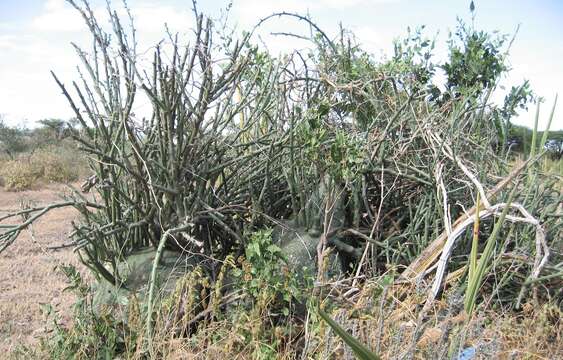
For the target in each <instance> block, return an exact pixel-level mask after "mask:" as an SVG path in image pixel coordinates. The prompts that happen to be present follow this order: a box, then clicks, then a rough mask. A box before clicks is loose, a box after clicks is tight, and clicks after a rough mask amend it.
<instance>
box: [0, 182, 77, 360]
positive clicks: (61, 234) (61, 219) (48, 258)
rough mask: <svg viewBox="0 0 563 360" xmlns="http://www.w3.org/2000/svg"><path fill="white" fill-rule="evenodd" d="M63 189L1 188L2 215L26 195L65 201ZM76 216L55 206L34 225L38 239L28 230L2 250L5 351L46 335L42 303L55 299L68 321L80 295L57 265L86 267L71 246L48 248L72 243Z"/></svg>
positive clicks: (0, 319)
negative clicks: (13, 190)
mask: <svg viewBox="0 0 563 360" xmlns="http://www.w3.org/2000/svg"><path fill="white" fill-rule="evenodd" d="M64 191H65V186H63V185H47V186H45V187H44V188H42V189H40V190H30V191H23V192H17V193H14V192H6V191H4V190H3V189H2V188H0V216H1V215H4V214H6V212H7V211H12V210H16V209H19V208H20V202H21V201H22V200H23V201H27V202H29V201H31V202H33V204H34V205H35V206H39V205H45V204H48V203H51V202H55V201H61V200H62V199H61V194H62V193H64ZM76 216H77V212H76V211H75V210H74V209H72V208H61V209H55V210H52V211H51V212H49V213H47V214H46V215H44V216H43V218H41V219H40V220H39V221H38V222H37V223H36V224H35V225H34V226H33V233H34V237H33V238H35V241H34V240H33V238H32V237H31V236H30V234H29V232H28V231H24V232H22V233H21V235H20V236H19V238H18V239H17V240H16V241H15V242H14V243H13V244H12V245H11V246H10V247H8V248H7V249H6V250H5V251H4V252H3V253H0V354H6V353H10V352H12V351H13V350H14V349H15V348H16V347H17V346H18V345H34V344H37V342H38V341H39V337H40V336H42V335H45V332H46V331H47V329H48V326H47V322H46V317H45V315H44V314H43V312H42V310H41V305H42V304H51V305H52V306H53V307H54V309H55V310H56V311H57V312H58V313H59V315H60V316H61V318H62V322H63V323H68V322H69V321H70V319H71V317H72V304H73V303H74V300H75V297H74V294H72V293H71V292H68V291H63V289H64V288H65V287H66V286H67V282H66V277H65V276H64V274H62V272H61V271H60V270H57V265H59V264H73V265H75V266H76V267H77V268H78V269H79V270H81V272H82V273H84V267H83V266H81V264H80V262H79V261H78V258H77V257H76V256H75V255H74V254H73V252H72V249H71V248H65V249H60V250H49V249H47V247H52V246H57V245H61V244H63V243H65V242H67V240H68V234H69V232H70V231H71V229H72V227H71V225H70V221H71V220H72V219H74V218H75V217H76ZM20 219H21V218H20ZM13 222H14V220H12V221H10V223H13ZM0 231H1V230H0ZM0 357H2V356H1V355H0Z"/></svg>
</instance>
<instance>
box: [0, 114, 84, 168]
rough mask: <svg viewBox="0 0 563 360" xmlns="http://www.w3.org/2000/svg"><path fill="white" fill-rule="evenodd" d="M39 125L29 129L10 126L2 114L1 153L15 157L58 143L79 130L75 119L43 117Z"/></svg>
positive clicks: (0, 122)
mask: <svg viewBox="0 0 563 360" xmlns="http://www.w3.org/2000/svg"><path fill="white" fill-rule="evenodd" d="M38 124H39V126H38V127H35V128H33V129H29V128H27V127H25V126H9V125H7V124H6V122H5V121H4V118H3V117H2V116H0V153H1V154H5V155H7V156H9V157H10V159H12V160H13V159H15V157H16V156H17V154H19V153H24V152H33V151H34V150H36V149H40V148H43V147H45V146H48V145H52V144H57V143H59V142H60V141H62V140H64V139H66V138H69V137H70V136H71V134H72V133H73V132H75V131H78V128H77V123H76V122H75V121H73V120H71V121H65V120H61V119H43V120H40V121H39V122H38Z"/></svg>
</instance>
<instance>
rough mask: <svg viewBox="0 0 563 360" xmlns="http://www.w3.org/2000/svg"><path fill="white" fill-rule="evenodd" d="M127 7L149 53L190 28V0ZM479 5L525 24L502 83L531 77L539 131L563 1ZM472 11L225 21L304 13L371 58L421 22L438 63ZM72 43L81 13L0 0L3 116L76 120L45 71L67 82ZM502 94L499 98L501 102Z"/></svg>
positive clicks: (494, 21)
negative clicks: (538, 100)
mask: <svg viewBox="0 0 563 360" xmlns="http://www.w3.org/2000/svg"><path fill="white" fill-rule="evenodd" d="M114 3H116V4H119V3H120V1H114ZM128 3H129V6H130V7H131V9H132V11H133V14H134V15H135V18H136V20H137V28H138V30H139V39H140V42H141V45H142V46H145V47H146V48H149V46H150V45H151V44H153V43H155V42H156V41H158V40H159V39H160V38H161V36H162V34H163V29H164V27H163V24H164V22H166V23H168V25H169V27H170V28H171V29H172V30H173V31H179V32H186V31H187V30H188V29H189V27H190V25H191V24H192V23H193V18H192V15H191V12H190V11H191V10H190V9H191V2H190V1H187V0H129V1H128ZM91 4H92V6H93V8H94V9H96V12H99V13H100V14H103V13H104V11H103V9H104V2H103V1H100V0H94V1H91ZM475 4H476V8H477V11H476V19H475V25H476V27H477V28H480V29H483V30H488V31H493V30H499V31H500V32H501V33H507V34H513V33H514V31H515V29H516V27H517V26H518V25H519V24H520V25H521V27H520V31H519V33H518V36H517V38H516V41H515V43H514V45H513V47H512V49H511V57H510V65H511V67H512V68H513V70H512V72H511V73H510V75H509V77H508V78H507V79H505V81H504V85H506V86H511V85H517V84H520V83H521V82H522V81H523V80H524V79H529V80H530V82H531V85H532V87H533V89H534V90H535V91H536V93H538V94H539V95H541V96H543V97H544V98H545V99H546V103H545V104H544V105H543V106H542V113H541V118H540V127H543V126H544V125H545V120H546V119H547V117H548V112H549V109H550V108H551V104H552V102H553V99H554V96H555V93H557V92H558V93H560V94H561V93H562V92H563V91H562V90H563V85H562V84H563V65H561V59H563V40H561V36H562V35H563V1H556V0H551V1H548V0H537V1H528V0H516V1H501V0H488V1H484V0H481V1H479V0H476V1H475ZM226 5H227V1H223V0H213V1H209V0H207V1H205V0H200V1H199V7H200V10H203V11H204V12H206V13H209V14H211V15H212V16H218V15H219V14H220V10H221V9H223V8H225V7H226ZM468 8H469V1H462V0H455V1H454V0H452V1H445V0H425V1H407V0H348V1H345V0H285V1H276V0H262V1H259V0H234V1H233V7H232V9H231V13H230V19H231V23H232V24H237V26H238V28H239V29H248V28H249V27H251V26H252V25H254V24H255V23H256V22H257V21H258V20H259V19H260V18H262V17H264V16H266V15H268V14H271V13H272V12H274V11H280V10H287V11H295V12H300V13H307V12H308V13H309V15H310V16H311V17H312V19H313V20H314V21H315V22H316V23H317V24H319V25H320V26H321V27H322V28H323V29H325V31H326V32H327V33H329V35H335V34H336V33H337V30H338V24H339V23H340V22H342V24H343V25H344V27H346V28H349V29H351V30H352V31H353V32H354V33H355V34H356V36H357V37H358V39H359V41H360V42H361V43H362V44H363V46H364V48H365V49H367V50H368V51H370V52H372V53H374V54H375V56H376V57H379V56H383V54H390V53H391V49H392V40H393V39H394V38H396V37H399V36H402V35H404V34H405V33H406V28H407V26H410V27H411V28H413V27H416V26H417V25H426V31H425V33H426V34H427V35H428V36H434V35H435V34H436V33H438V43H439V44H441V46H440V47H438V49H437V51H436V52H437V58H438V59H440V58H443V57H444V56H445V55H446V48H445V41H446V40H447V35H448V31H449V30H452V29H454V27H455V25H456V16H460V17H462V18H463V19H464V20H466V21H467V22H469V21H471V18H470V14H469V10H468ZM102 16H103V15H102ZM279 30H284V31H292V32H296V33H302V34H306V31H307V28H306V27H305V26H303V25H302V24H299V23H297V22H294V21H291V20H283V19H282V20H275V21H273V22H272V23H270V24H269V25H268V26H266V27H264V29H263V31H262V32H261V39H262V40H263V41H264V44H266V45H267V46H268V48H270V50H272V51H274V52H277V51H283V50H284V49H290V48H292V47H295V46H297V47H299V46H303V44H299V42H296V41H295V40H293V39H287V38H286V39H282V38H280V37H272V36H271V35H269V33H270V32H271V31H279ZM71 41H73V42H77V43H79V44H83V45H88V44H89V38H88V34H87V32H86V29H85V26H84V24H83V23H82V20H81V18H80V16H79V15H78V14H77V13H76V12H74V11H73V10H72V9H71V8H70V6H69V5H68V4H66V3H65V2H64V0H20V1H10V0H0V54H1V55H0V113H1V114H4V116H5V118H6V119H7V120H8V121H9V122H10V123H11V124H16V123H25V124H27V125H28V126H32V123H33V122H35V121H37V120H39V119H42V118H47V117H62V118H66V117H70V116H72V113H71V111H70V109H69V107H68V105H67V104H66V102H65V100H64V98H63V97H62V95H61V94H60V91H59V90H58V89H57V87H56V86H55V84H54V81H53V80H52V79H51V77H50V75H49V70H54V71H55V72H56V73H57V74H58V75H59V76H60V77H61V79H63V80H64V81H65V82H67V83H69V82H70V81H72V80H73V79H76V78H77V75H76V71H75V68H76V65H77V64H78V61H77V58H76V56H75V54H74V52H73V50H72V48H71V46H70V42H71ZM562 95H563V94H562ZM501 98H502V96H501V94H500V93H499V94H498V95H497V100H500V99H501ZM561 106H563V103H562V104H561V105H560V106H559V108H561ZM534 111H535V110H534V109H531V111H529V112H528V113H523V114H521V115H520V116H519V117H518V118H517V119H516V120H515V122H517V123H520V124H525V125H528V126H531V125H532V123H533V117H534ZM559 114H563V112H562V111H561V110H558V111H556V116H555V119H554V124H553V125H552V128H556V129H563V116H560V115H559Z"/></svg>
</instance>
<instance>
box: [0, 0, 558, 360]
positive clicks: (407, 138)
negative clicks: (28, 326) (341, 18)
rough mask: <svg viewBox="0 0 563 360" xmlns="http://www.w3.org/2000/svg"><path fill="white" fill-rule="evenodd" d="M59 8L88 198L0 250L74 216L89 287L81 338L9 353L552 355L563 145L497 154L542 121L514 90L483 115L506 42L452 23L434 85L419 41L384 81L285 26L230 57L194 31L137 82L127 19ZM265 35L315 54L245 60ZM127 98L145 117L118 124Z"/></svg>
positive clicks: (223, 45) (174, 42) (60, 334)
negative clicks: (68, 24) (304, 43)
mask: <svg viewBox="0 0 563 360" xmlns="http://www.w3.org/2000/svg"><path fill="white" fill-rule="evenodd" d="M68 2H69V3H70V4H71V5H73V6H74V7H75V9H76V10H77V11H78V13H79V14H80V15H81V16H82V17H83V19H84V20H85V22H86V25H87V26H88V28H89V30H90V31H91V33H92V37H93V40H94V44H95V46H94V50H93V51H92V52H91V53H87V52H86V51H84V50H82V49H78V48H77V53H78V56H79V58H80V60H81V61H82V69H83V70H84V71H82V72H81V74H83V75H84V79H83V80H84V81H82V82H80V85H79V84H74V86H73V90H72V91H71V89H70V87H68V86H67V85H65V83H64V81H63V79H59V78H57V77H56V75H55V74H53V76H54V79H55V81H56V82H57V84H58V85H59V87H60V89H61V90H62V92H63V93H64V95H65V96H66V98H67V100H68V101H69V104H70V105H71V107H72V108H73V109H74V110H75V115H76V119H77V122H78V124H79V126H80V129H81V130H80V131H72V132H70V135H71V136H72V138H73V139H74V141H76V142H77V143H78V144H79V149H80V151H82V152H83V153H84V154H86V156H87V158H88V159H89V168H90V171H91V172H92V176H91V177H90V178H89V181H88V182H87V183H85V184H84V186H83V187H82V189H81V190H82V191H83V192H93V193H94V194H93V195H92V197H90V196H89V197H88V198H87V197H86V196H85V195H83V193H81V192H79V191H76V192H75V193H74V195H73V196H72V197H71V198H69V199H68V200H65V201H64V202H61V203H56V204H52V205H50V206H48V207H38V208H28V209H22V210H21V211H19V212H15V213H12V214H10V215H7V216H5V217H3V218H2V219H1V220H5V219H10V220H15V219H17V217H19V216H20V215H23V217H24V220H23V221H22V222H21V223H16V224H13V223H12V225H8V226H3V227H2V233H0V249H3V248H5V247H7V246H9V245H10V244H11V243H12V242H13V241H15V240H16V237H17V236H18V234H19V232H20V231H21V230H22V229H25V228H26V227H27V226H29V224H30V223H32V222H33V221H34V220H35V219H37V218H39V217H40V216H41V215H42V214H43V213H45V212H46V211H49V209H51V208H56V207H62V206H73V207H75V208H76V209H77V210H78V211H79V212H80V214H81V221H79V222H76V223H73V226H74V232H73V234H72V240H73V243H74V245H75V246H76V251H77V254H78V255H79V256H80V257H81V260H82V261H83V263H84V264H85V265H86V266H87V267H88V268H89V269H90V270H91V271H92V273H93V274H94V276H95V277H96V279H97V284H95V285H93V286H92V287H90V286H89V285H88V284H84V283H83V282H82V280H81V278H80V277H79V276H78V275H77V273H76V272H75V271H73V270H72V269H70V268H68V269H66V270H65V271H66V273H67V275H69V277H70V279H71V280H72V284H73V286H72V287H71V288H72V289H75V290H77V291H78V292H79V294H80V298H81V300H80V301H79V303H78V304H77V308H76V309H77V310H76V311H77V313H76V322H75V324H74V326H73V327H70V328H64V327H61V326H59V325H58V323H57V317H56V314H51V316H50V321H51V322H52V324H53V329H54V334H55V335H54V336H51V337H49V338H48V339H45V341H44V343H43V347H42V348H38V349H22V350H21V351H22V353H25V354H27V355H28V356H30V355H36V356H38V357H41V356H44V355H45V354H47V355H49V356H50V357H51V358H83V359H90V358H112V357H123V358H138V359H142V358H201V359H208V358H220V357H225V356H233V354H237V355H238V356H240V357H241V358H256V359H272V358H288V359H289V358H322V359H324V358H331V357H334V358H353V356H354V355H353V353H352V351H356V355H358V354H360V353H361V354H363V355H358V356H365V357H364V358H375V357H376V356H381V357H382V358H424V359H426V358H438V357H448V358H457V359H462V358H463V357H461V356H462V354H464V355H463V356H472V355H471V354H477V356H479V357H480V358H491V357H502V356H505V355H508V356H513V355H515V356H519V355H520V353H519V352H522V353H525V354H527V356H530V357H534V356H535V357H538V358H540V357H553V356H554V355H556V357H557V356H558V355H559V354H561V351H562V349H561V345H560V344H561V330H562V324H561V322H560V320H559V319H560V315H561V310H560V309H561V304H562V302H563V293H562V288H563V287H562V286H561V285H562V284H563V277H562V270H563V264H562V248H561V241H560V240H561V211H562V210H563V209H562V208H561V203H562V202H563V197H562V194H561V189H562V188H561V173H560V172H559V171H558V169H560V165H559V164H560V162H561V159H560V158H557V156H553V157H552V158H551V160H550V161H553V162H555V163H556V164H558V165H557V166H552V165H550V166H549V167H546V164H547V163H545V162H543V161H544V160H543V159H544V158H545V156H546V149H547V151H552V150H553V148H554V146H555V145H553V144H554V141H557V139H556V138H553V137H550V136H551V135H550V133H549V132H548V131H546V132H544V133H541V134H539V135H538V131H537V126H536V129H534V130H532V137H531V139H530V140H529V141H530V142H529V145H526V146H525V147H522V148H521V149H519V150H517V151H516V149H515V148H514V147H513V146H511V142H510V141H509V140H511V139H512V135H511V134H513V133H514V129H515V128H514V127H513V126H512V125H511V122H510V119H511V118H512V117H513V116H514V115H515V114H517V112H518V110H519V109H522V108H526V107H528V106H530V105H533V103H534V102H536V103H537V106H539V105H540V103H541V99H538V98H536V97H535V96H534V94H533V92H532V91H531V89H530V86H529V84H528V83H527V82H525V83H523V84H522V85H520V86H516V87H513V88H512V89H510V90H509V91H508V92H507V93H506V98H505V101H504V103H503V104H501V105H496V104H494V103H491V102H490V100H489V99H490V97H491V94H492V93H493V92H494V91H501V89H500V88H498V89H497V87H498V83H499V81H500V80H501V79H502V77H503V76H504V74H506V72H507V71H508V70H509V69H508V66H507V56H508V47H509V44H510V41H509V40H510V39H509V38H507V37H506V36H500V35H495V34H489V33H486V32H483V31H479V30H478V29H475V28H474V27H473V26H470V25H466V24H464V23H463V22H461V21H460V23H459V25H458V28H457V29H456V31H455V33H453V34H452V35H451V38H450V41H449V50H450V52H449V59H448V60H447V61H446V63H442V64H440V63H435V62H434V60H433V57H432V53H433V49H434V42H433V41H432V40H431V39H429V38H427V37H426V36H425V35H424V32H423V29H417V30H415V31H410V32H409V33H408V34H407V36H406V37H405V38H404V39H403V40H399V41H397V42H396V43H395V52H394V54H392V55H391V56H390V57H389V58H383V59H377V58H375V57H374V56H372V55H370V54H368V53H366V52H365V51H363V50H362V49H361V47H360V46H359V45H357V44H356V42H355V39H354V36H353V34H351V33H350V32H348V31H346V30H344V29H342V31H341V32H340V34H338V36H336V37H334V38H332V37H329V36H328V35H327V34H326V33H325V32H323V31H322V29H320V28H318V27H317V25H316V24H315V23H314V22H313V21H312V20H311V19H309V18H308V17H304V16H301V15H298V14H291V13H280V14H273V15H272V16H269V17H267V18H265V19H263V20H262V21H261V22H260V23H259V24H258V25H257V27H256V28H255V29H252V30H251V31H250V32H245V33H243V34H242V35H240V36H239V35H238V34H237V33H234V32H233V33H230V32H228V31H226V30H225V29H227V27H226V26H223V25H224V24H220V23H214V22H213V21H212V20H210V19H208V18H206V17H205V16H203V15H202V14H199V13H198V12H197V10H196V9H194V14H195V19H196V24H197V25H196V27H195V29H194V31H193V33H192V37H191V38H190V39H189V41H187V40H182V38H181V37H180V36H175V35H170V36H169V37H168V38H167V41H163V42H162V43H160V44H159V45H157V46H156V47H155V50H154V54H153V57H152V64H150V66H147V67H145V66H144V65H146V64H145V62H144V61H142V60H143V59H141V58H140V55H138V52H137V49H136V41H135V31H134V24H133V20H132V19H129V20H130V21H131V22H130V24H128V25H124V22H123V19H120V18H119V17H118V16H117V12H113V11H111V9H110V11H109V17H110V22H111V23H110V25H111V26H110V27H109V29H110V30H106V26H105V25H104V24H100V23H99V22H98V21H97V19H96V18H95V16H94V14H93V12H92V10H91V9H90V7H89V5H88V3H87V2H81V3H78V2H75V1H72V0H69V1H68ZM280 16H285V17H289V18H291V19H294V20H296V21H301V22H304V23H306V24H307V25H309V26H310V28H311V32H312V34H313V35H312V37H311V38H310V43H311V46H310V49H308V50H302V51H295V52H293V53H290V54H286V55H285V56H282V57H280V58H274V57H272V56H271V55H270V54H269V53H267V52H265V51H264V50H263V49H261V48H260V47H259V46H256V45H254V41H255V40H256V39H255V36H254V32H255V31H256V29H258V28H259V27H260V26H263V24H264V23H266V22H268V21H275V19H276V18H278V17H280ZM110 33H111V36H110ZM438 68H442V69H444V70H445V72H446V74H447V82H446V84H445V87H446V88H445V89H442V90H441V89H440V88H439V87H437V86H436V85H435V84H434V83H433V78H434V75H435V72H436V70H437V69H438ZM139 93H143V94H144V95H145V96H146V97H148V99H149V100H150V102H151V105H152V112H151V114H150V115H149V116H148V117H140V118H139V117H137V116H136V115H135V114H134V112H133V108H134V105H135V104H136V101H138V96H139ZM554 109H555V106H554ZM538 116H539V115H538ZM553 117H554V111H552V112H551V113H550V115H549V122H550V123H551V122H552V119H553ZM537 123H538V118H536V124H537ZM526 141H528V140H526ZM526 144H528V143H526ZM36 168H37V167H36ZM45 168H46V166H44V167H43V172H42V174H44V175H43V176H47V175H46V174H47V173H51V174H52V173H53V172H48V171H46V170H45ZM53 168H55V166H54V165H53ZM14 173H15V172H14ZM54 173H56V174H59V175H60V174H61V173H63V171H54ZM22 178H24V179H27V177H26V176H22ZM92 199H93V200H92ZM147 254H148V257H147ZM170 254H172V257H171V255H170ZM141 255H142V256H143V258H142V259H144V260H139V259H140V257H139V256H141ZM140 263H142V264H140ZM170 263H172V264H175V267H176V268H182V269H185V271H182V272H181V273H180V274H177V272H174V271H168V270H166V272H165V271H164V269H165V268H167V267H168V265H167V264H170ZM141 269H143V270H141ZM100 289H109V290H103V291H100ZM101 293H103V294H104V296H101ZM107 294H110V295H111V296H110V297H111V299H109V298H108V297H107V296H105V295H107ZM102 298H103V300H100V299H102ZM319 309H321V310H320V311H319ZM508 324H512V326H509V325H508ZM331 329H334V331H333V330H331ZM343 330H344V331H347V332H348V335H352V336H351V337H348V336H346V333H345V332H344V331H343ZM335 334H339V335H335ZM530 334H534V335H533V338H534V342H532V341H530V340H529V337H530ZM343 339H344V340H343ZM349 345H352V348H353V349H354V350H352V348H350V347H349ZM368 349H369V351H368ZM375 354H377V355H375ZM466 358H470V357H466Z"/></svg>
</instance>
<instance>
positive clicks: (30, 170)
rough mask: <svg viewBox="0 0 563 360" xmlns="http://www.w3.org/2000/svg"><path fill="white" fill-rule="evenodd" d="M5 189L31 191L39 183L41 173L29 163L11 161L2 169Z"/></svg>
mask: <svg viewBox="0 0 563 360" xmlns="http://www.w3.org/2000/svg"><path fill="white" fill-rule="evenodd" d="M1 175H2V178H3V179H4V181H3V182H4V187H5V188H6V190H9V191H22V190H28V189H30V188H31V187H32V186H33V185H34V184H35V183H36V181H37V179H38V178H39V176H40V173H38V172H37V170H36V169H35V168H34V166H33V165H32V164H31V163H30V162H27V161H18V160H11V161H8V162H6V163H5V164H4V166H3V167H2V174H1Z"/></svg>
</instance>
